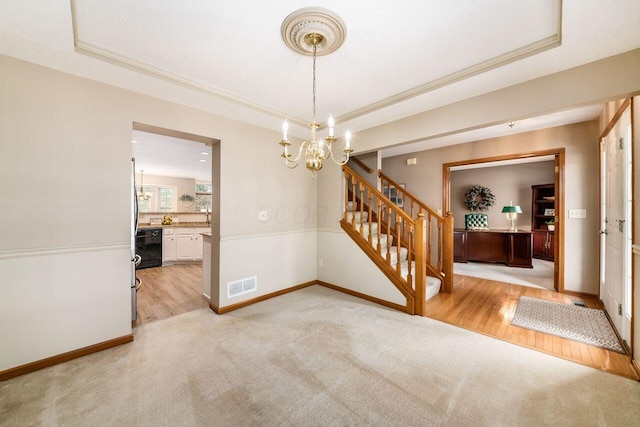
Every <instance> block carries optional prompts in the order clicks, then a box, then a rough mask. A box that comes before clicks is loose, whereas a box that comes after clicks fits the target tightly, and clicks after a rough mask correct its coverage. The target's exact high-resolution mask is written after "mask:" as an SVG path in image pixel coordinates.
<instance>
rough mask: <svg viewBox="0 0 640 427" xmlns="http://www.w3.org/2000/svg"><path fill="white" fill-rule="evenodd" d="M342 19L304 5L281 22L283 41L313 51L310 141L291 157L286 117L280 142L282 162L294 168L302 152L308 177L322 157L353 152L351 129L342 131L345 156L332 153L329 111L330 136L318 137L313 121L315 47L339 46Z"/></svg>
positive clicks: (329, 48)
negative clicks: (344, 132)
mask: <svg viewBox="0 0 640 427" xmlns="http://www.w3.org/2000/svg"><path fill="white" fill-rule="evenodd" d="M345 31H346V30H345V28H344V23H343V22H342V20H341V19H340V17H339V16H337V15H336V14H334V13H333V12H331V11H329V10H327V9H322V8H316V7H307V8H303V9H300V10H298V11H296V12H293V13H292V14H291V15H289V16H288V17H287V18H286V19H285V20H284V22H283V23H282V37H283V39H284V41H285V43H286V44H287V45H288V46H289V47H290V48H291V49H293V50H294V51H296V52H298V53H302V54H304V55H308V54H309V53H311V54H312V55H313V121H312V122H311V123H310V124H309V127H310V128H311V141H304V142H303V143H302V144H301V145H300V149H299V150H298V155H297V156H296V157H295V158H292V157H293V156H292V154H291V153H289V146H290V145H291V142H289V138H288V131H289V123H288V121H287V120H286V119H285V121H284V123H283V124H282V141H280V145H281V146H282V147H283V151H282V154H281V156H282V157H284V161H285V164H286V165H287V167H288V168H290V169H294V168H296V167H297V166H298V164H299V163H300V160H301V159H302V153H303V151H304V155H305V157H306V161H305V165H306V167H307V169H309V170H310V171H311V177H312V178H313V179H315V178H316V174H317V172H318V171H319V170H320V169H322V164H323V162H324V161H325V160H327V159H328V158H329V157H331V160H333V162H334V163H336V164H337V165H344V164H346V163H347V162H348V161H349V155H350V154H351V152H353V149H352V148H351V133H350V132H347V133H346V134H345V147H344V149H343V150H342V153H343V155H344V158H343V159H341V160H340V161H338V160H336V158H335V157H334V156H333V150H332V144H333V143H334V142H336V140H337V138H336V137H335V135H334V126H335V120H334V118H333V116H332V115H329V120H328V121H327V125H328V127H329V136H327V137H325V138H324V141H323V140H322V139H320V140H318V138H317V131H318V128H319V127H320V125H319V124H318V122H317V121H316V57H317V55H318V54H319V53H318V49H319V48H322V52H323V53H322V54H325V55H326V54H328V53H331V52H333V51H335V50H336V49H338V47H340V45H341V44H342V42H343V41H344V37H345V34H346V32H345Z"/></svg>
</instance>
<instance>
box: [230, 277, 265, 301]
mask: <svg viewBox="0 0 640 427" xmlns="http://www.w3.org/2000/svg"><path fill="white" fill-rule="evenodd" d="M256 289H258V278H257V277H256V276H253V277H248V278H246V279H242V280H235V281H233V282H228V283H227V298H233V297H237V296H239V295H244V294H248V293H249V292H253V291H255V290H256Z"/></svg>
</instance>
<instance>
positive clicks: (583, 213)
mask: <svg viewBox="0 0 640 427" xmlns="http://www.w3.org/2000/svg"><path fill="white" fill-rule="evenodd" d="M586 217H587V210H586V209H569V218H580V219H584V218H586Z"/></svg>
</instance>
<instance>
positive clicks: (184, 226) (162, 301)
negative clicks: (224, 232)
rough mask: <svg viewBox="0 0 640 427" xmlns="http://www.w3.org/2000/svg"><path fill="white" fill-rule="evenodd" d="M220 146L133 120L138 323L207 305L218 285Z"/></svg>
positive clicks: (134, 296)
mask: <svg viewBox="0 0 640 427" xmlns="http://www.w3.org/2000/svg"><path fill="white" fill-rule="evenodd" d="M219 145H220V141H219V140H216V139H213V138H209V137H203V136H199V135H194V134H189V133H185V132H180V131H176V130H170V129H165V128H159V127H156V126H150V125H145V124H141V123H133V126H132V157H133V158H134V164H135V172H134V185H135V191H134V193H135V195H134V197H133V198H132V201H133V204H134V206H135V207H137V209H133V210H135V211H136V214H135V215H134V214H132V251H135V253H136V254H137V255H139V256H140V257H141V258H142V261H141V262H138V263H137V264H138V266H137V268H136V269H135V277H132V284H134V283H135V288H136V292H133V290H132V312H134V313H136V314H137V316H135V317H133V318H132V321H134V323H133V324H134V325H140V324H143V323H148V322H152V321H155V320H161V319H165V318H168V317H172V316H174V315H177V314H181V313H186V312H188V311H192V310H196V309H200V308H205V307H207V306H209V301H210V295H211V289H212V283H211V282H216V285H214V287H215V289H217V275H212V274H211V272H212V270H214V267H215V266H217V263H218V260H217V257H216V256H215V255H216V254H217V253H219V249H218V248H211V245H213V244H219V243H214V242H213V239H212V235H219V229H220V223H219V211H220V209H219V200H220V197H219V185H218V183H219V176H220V156H219V153H220V149H219ZM145 258H147V259H146V261H147V262H146V264H145ZM150 260H151V262H149V261H150ZM215 270H217V267H216V268H215ZM203 277H206V278H207V280H206V281H205V280H204V279H203Z"/></svg>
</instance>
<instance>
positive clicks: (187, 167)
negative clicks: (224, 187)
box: [131, 130, 211, 183]
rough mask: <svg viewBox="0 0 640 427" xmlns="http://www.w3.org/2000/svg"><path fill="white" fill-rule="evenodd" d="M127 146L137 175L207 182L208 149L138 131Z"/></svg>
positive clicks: (182, 140) (209, 148) (202, 144)
mask: <svg viewBox="0 0 640 427" xmlns="http://www.w3.org/2000/svg"><path fill="white" fill-rule="evenodd" d="M131 143H132V144H133V145H132V147H133V157H134V158H135V159H136V171H138V172H139V171H141V170H142V171H144V173H145V174H146V175H160V176H172V177H179V178H195V180H196V181H198V182H206V183H210V182H211V146H210V145H206V144H204V143H201V142H195V141H188V140H186V139H181V138H174V137H171V136H164V135H158V134H154V133H149V132H142V131H139V130H134V131H133V139H132V141H131Z"/></svg>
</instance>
